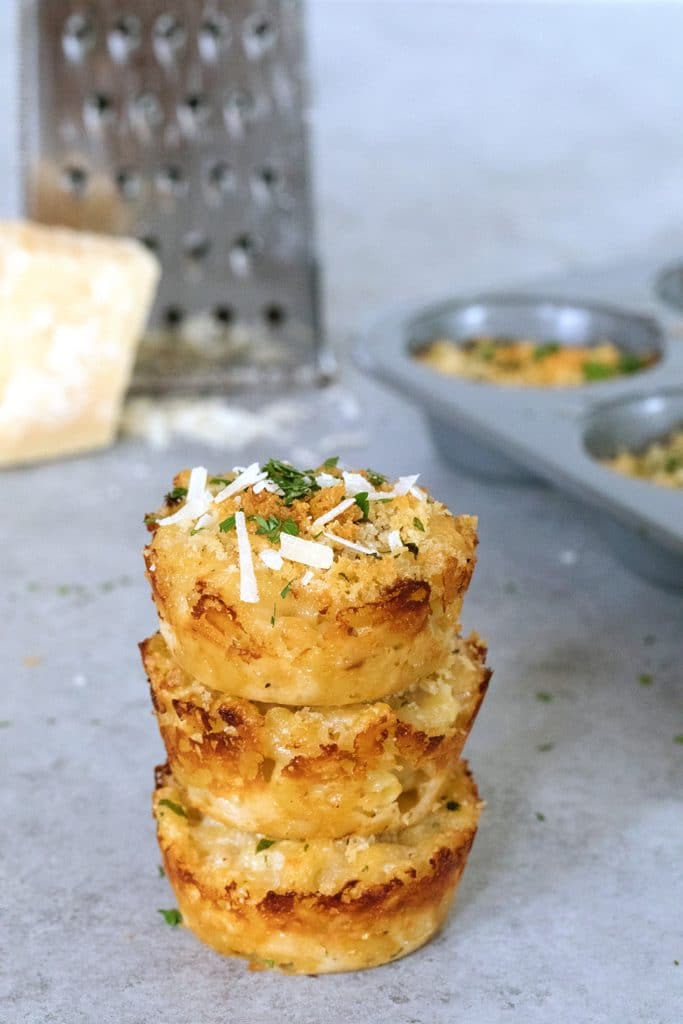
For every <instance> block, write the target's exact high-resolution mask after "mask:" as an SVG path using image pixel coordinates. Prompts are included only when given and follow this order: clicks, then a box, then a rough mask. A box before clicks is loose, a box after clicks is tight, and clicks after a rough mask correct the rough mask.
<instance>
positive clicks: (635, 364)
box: [619, 352, 645, 373]
mask: <svg viewBox="0 0 683 1024" xmlns="http://www.w3.org/2000/svg"><path fill="white" fill-rule="evenodd" d="M644 366H645V360H644V359H642V358H641V356H637V355H636V354H635V352H622V354H621V356H620V358H619V373H637V372H638V370H642V368H643V367H644Z"/></svg>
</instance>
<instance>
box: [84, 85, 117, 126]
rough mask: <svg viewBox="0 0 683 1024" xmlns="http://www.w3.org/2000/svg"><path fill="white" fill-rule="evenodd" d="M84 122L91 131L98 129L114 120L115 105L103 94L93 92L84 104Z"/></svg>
mask: <svg viewBox="0 0 683 1024" xmlns="http://www.w3.org/2000/svg"><path fill="white" fill-rule="evenodd" d="M83 120H84V121H85V125H86V127H87V128H90V129H98V128H102V127H104V125H106V124H111V122H112V121H113V120H114V104H113V102H112V100H111V97H109V96H107V94H106V93H103V92H91V93H90V95H89V96H86V99H85V103H84V104H83Z"/></svg>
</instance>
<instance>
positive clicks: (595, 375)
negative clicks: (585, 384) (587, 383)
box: [583, 363, 618, 380]
mask: <svg viewBox="0 0 683 1024" xmlns="http://www.w3.org/2000/svg"><path fill="white" fill-rule="evenodd" d="M617 372H618V371H617V368H616V367H615V366H606V365H605V364H604V363H584V364H583V379H584V380H608V379H609V378H610V377H614V376H615V375H616V374H617Z"/></svg>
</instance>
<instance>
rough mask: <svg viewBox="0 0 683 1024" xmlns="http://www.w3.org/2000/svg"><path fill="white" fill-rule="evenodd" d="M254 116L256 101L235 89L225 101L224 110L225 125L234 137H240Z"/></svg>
mask: <svg viewBox="0 0 683 1024" xmlns="http://www.w3.org/2000/svg"><path fill="white" fill-rule="evenodd" d="M255 115H256V101H255V100H254V97H253V96H252V94H251V93H250V92H247V91H246V90H243V89H237V90H236V91H235V92H233V93H232V94H231V95H230V96H229V97H228V99H227V102H226V104H225V108H224V116H225V123H226V125H227V127H228V130H229V131H231V132H232V133H233V134H234V135H242V134H243V133H244V130H245V128H246V127H247V126H248V124H249V123H250V122H251V121H253V120H254V117H255Z"/></svg>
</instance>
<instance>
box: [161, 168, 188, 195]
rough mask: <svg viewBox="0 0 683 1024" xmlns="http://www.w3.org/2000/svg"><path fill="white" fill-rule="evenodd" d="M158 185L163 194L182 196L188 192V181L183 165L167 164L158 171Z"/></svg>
mask: <svg viewBox="0 0 683 1024" xmlns="http://www.w3.org/2000/svg"><path fill="white" fill-rule="evenodd" d="M156 186H157V189H158V190H159V192H161V193H162V194H163V195H166V196H182V195H185V193H186V192H187V189H188V182H187V178H186V177H185V174H184V172H183V169H182V167H179V166H178V164H166V166H165V167H161V168H160V169H159V171H158V173H157V176H156Z"/></svg>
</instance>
